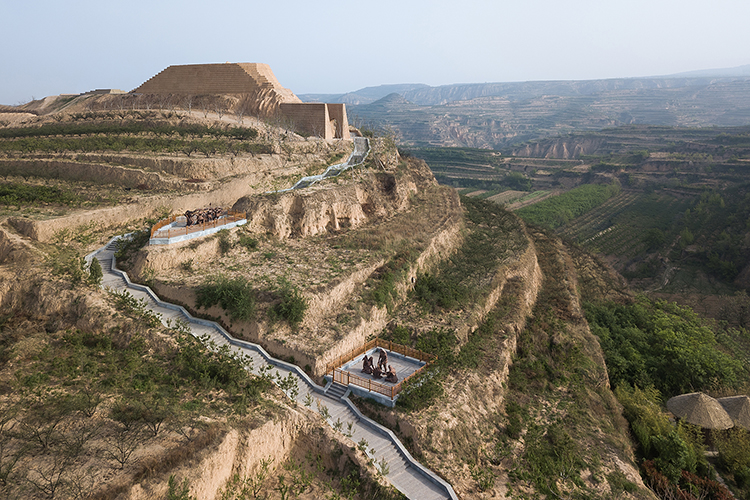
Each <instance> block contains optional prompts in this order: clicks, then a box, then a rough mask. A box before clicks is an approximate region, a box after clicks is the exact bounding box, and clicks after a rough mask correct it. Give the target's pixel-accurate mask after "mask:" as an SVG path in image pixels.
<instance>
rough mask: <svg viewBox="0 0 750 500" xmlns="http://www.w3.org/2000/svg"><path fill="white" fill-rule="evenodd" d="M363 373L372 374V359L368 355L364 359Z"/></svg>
mask: <svg viewBox="0 0 750 500" xmlns="http://www.w3.org/2000/svg"><path fill="white" fill-rule="evenodd" d="M362 373H372V358H370V357H368V356H367V354H365V357H364V358H363V359H362Z"/></svg>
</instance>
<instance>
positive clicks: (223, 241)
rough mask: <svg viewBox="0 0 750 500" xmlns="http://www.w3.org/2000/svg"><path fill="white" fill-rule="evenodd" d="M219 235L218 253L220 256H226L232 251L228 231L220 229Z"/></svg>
mask: <svg viewBox="0 0 750 500" xmlns="http://www.w3.org/2000/svg"><path fill="white" fill-rule="evenodd" d="M218 235H219V252H221V255H226V254H227V253H229V251H230V250H231V249H232V242H231V241H229V230H228V229H222V230H221V231H219V232H218Z"/></svg>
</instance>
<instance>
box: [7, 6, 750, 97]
mask: <svg viewBox="0 0 750 500" xmlns="http://www.w3.org/2000/svg"><path fill="white" fill-rule="evenodd" d="M0 19H2V20H3V23H2V25H3V28H2V30H0V43H2V50H0V104H10V105H14V104H21V103H25V102H28V101H30V100H32V99H34V98H35V99H39V98H41V97H45V96H48V95H57V94H64V93H81V92H86V91H89V90H93V89H97V88H116V89H122V90H132V89H134V88H136V87H138V86H139V85H140V84H142V83H143V82H144V81H146V80H148V79H149V78H150V77H151V76H153V75H155V74H156V73H158V72H159V71H161V70H162V69H164V68H166V67H167V66H170V65H173V64H198V63H222V62H227V61H228V62H259V63H266V64H268V65H270V66H271V69H272V70H273V72H274V74H275V75H276V78H277V79H278V80H279V82H280V83H281V85H282V86H284V87H286V88H289V89H291V90H292V91H293V92H294V93H296V94H308V93H329V94H333V93H345V92H350V91H354V90H357V89H360V88H363V87H369V86H377V85H381V84H395V83H425V84H428V85H433V86H437V85H447V84H453V83H484V82H511V81H531V80H590V79H601V78H623V77H642V76H655V75H668V74H674V73H679V72H685V71H693V70H703V69H714V68H730V67H736V66H742V65H746V64H750V29H748V28H747V22H748V20H749V19H750V1H748V0H618V1H613V0H451V1H445V0H376V1H367V2H357V1H352V0H348V1H339V0H317V1H315V0H285V1H281V2H279V1H270V0H266V1H263V2H260V1H256V0H237V1H235V0H212V1H210V2H208V1H197V0H180V1H176V0H175V1H160V0H150V1H144V0H131V1H128V2H108V1H101V0H98V1H90V0H65V1H62V0H56V1H53V0H0Z"/></svg>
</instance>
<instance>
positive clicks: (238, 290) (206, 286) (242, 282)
mask: <svg viewBox="0 0 750 500" xmlns="http://www.w3.org/2000/svg"><path fill="white" fill-rule="evenodd" d="M216 304H218V305H220V306H221V308H222V309H224V310H225V311H227V313H229V316H230V317H231V318H232V319H234V320H237V321H248V320H251V319H253V318H254V317H255V290H254V289H253V287H252V285H251V284H250V283H249V282H248V281H247V279H245V278H243V277H240V276H238V277H236V278H232V279H229V278H227V277H226V276H224V275H218V276H214V277H210V278H208V279H206V281H205V282H204V283H203V284H202V285H201V286H200V287H198V290H197V291H196V306H197V307H202V308H208V307H211V306H213V305H216Z"/></svg>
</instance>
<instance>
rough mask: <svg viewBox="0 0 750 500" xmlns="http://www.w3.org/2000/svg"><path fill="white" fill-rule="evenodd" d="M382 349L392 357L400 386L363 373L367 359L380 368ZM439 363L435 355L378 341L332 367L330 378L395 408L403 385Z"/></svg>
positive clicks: (348, 354) (329, 370)
mask: <svg viewBox="0 0 750 500" xmlns="http://www.w3.org/2000/svg"><path fill="white" fill-rule="evenodd" d="M380 349H384V350H385V351H386V353H387V354H388V364H389V365H391V366H392V367H393V369H394V370H395V372H396V375H397V376H398V381H397V382H394V383H391V382H387V381H386V380H385V378H381V379H376V378H375V377H373V376H372V375H370V374H367V373H363V372H362V366H363V360H364V357H365V355H367V356H370V357H374V360H373V361H374V364H375V365H377V361H378V357H379V356H378V354H379V351H380ZM436 359H437V356H435V355H434V354H429V353H426V352H422V351H419V350H417V349H412V348H411V347H407V346H404V345H401V344H396V343H393V342H391V341H389V340H383V339H381V338H376V339H373V340H371V341H369V342H367V343H366V344H364V345H363V346H362V347H360V348H358V349H354V350H352V351H350V352H349V353H347V354H345V355H343V356H340V357H339V358H338V359H336V360H335V361H334V362H332V363H329V364H328V366H327V369H326V378H330V379H332V380H333V382H336V383H338V384H342V385H345V386H348V387H349V389H351V391H352V392H353V393H354V394H356V395H357V396H361V397H365V398H371V399H375V400H377V401H378V402H380V403H382V404H384V405H386V406H390V407H393V406H394V405H395V404H396V399H397V398H398V393H399V392H401V389H402V388H403V384H404V383H405V382H406V381H407V380H409V379H410V378H412V377H414V376H416V375H418V374H419V373H420V372H422V370H424V369H425V368H426V367H427V366H428V365H429V364H430V363H432V362H434V361H435V360H436Z"/></svg>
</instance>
